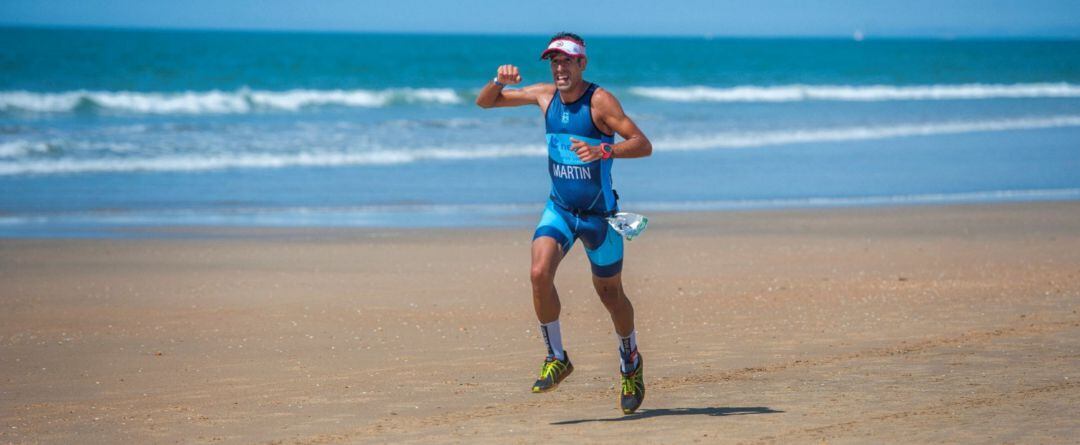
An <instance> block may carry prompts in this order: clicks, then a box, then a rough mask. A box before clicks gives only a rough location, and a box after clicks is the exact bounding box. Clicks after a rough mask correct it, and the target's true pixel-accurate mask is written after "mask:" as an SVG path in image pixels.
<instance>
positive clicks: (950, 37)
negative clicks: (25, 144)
mask: <svg viewBox="0 0 1080 445" xmlns="http://www.w3.org/2000/svg"><path fill="white" fill-rule="evenodd" d="M0 30H28V31H91V32H118V33H123V32H132V33H140V32H150V33H221V34H271V35H274V34H300V35H371V36H403V37H409V36H416V37H427V36H430V37H510V38H533V37H535V38H542V39H546V38H548V37H550V36H551V34H553V33H555V32H558V31H552V32H551V33H545V32H529V31H526V32H476V31H446V30H436V31H413V30H352V29H305V28H296V29H280V28H204V27H151V26H128V25H81V24H39V23H4V22H0ZM854 31H856V30H854V29H853V30H852V31H851V32H847V33H836V34H831V33H830V34H722V33H694V34H665V33H657V34H620V33H603V32H599V33H593V34H589V36H591V37H590V39H609V38H613V39H657V40H694V41H697V40H721V41H722V40H729V41H745V40H750V41H784V40H811V41H815V40H816V41H847V42H852V43H865V42H867V41H870V42H890V41H891V42H905V41H915V42H918V41H927V42H953V41H955V42H1062V43H1069V42H1078V41H1080V34H1060V35H1057V34H1055V35H1040V34H1011V35H995V34H955V33H912V34H903V33H884V34H875V33H866V34H863V35H862V36H861V38H860V39H858V40H856V39H854V38H853V37H852V32H854Z"/></svg>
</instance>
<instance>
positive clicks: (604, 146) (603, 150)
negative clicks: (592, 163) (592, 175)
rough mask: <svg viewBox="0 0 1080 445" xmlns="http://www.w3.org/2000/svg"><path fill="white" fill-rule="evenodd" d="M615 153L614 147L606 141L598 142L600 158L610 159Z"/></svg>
mask: <svg viewBox="0 0 1080 445" xmlns="http://www.w3.org/2000/svg"><path fill="white" fill-rule="evenodd" d="M614 154H615V148H614V147H612V145H611V144H609V143H607V142H601V143H600V159H611V156H612V155H614Z"/></svg>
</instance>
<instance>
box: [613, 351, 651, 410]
mask: <svg viewBox="0 0 1080 445" xmlns="http://www.w3.org/2000/svg"><path fill="white" fill-rule="evenodd" d="M636 352H637V351H635V353H636ZM637 362H638V364H637V368H635V369H634V370H633V371H630V372H623V373H622V397H620V398H619V405H621V406H622V412H623V414H633V413H634V411H637V409H638V407H639V406H641V402H642V401H643V400H645V376H644V368H645V359H644V358H642V357H641V355H638V357H637Z"/></svg>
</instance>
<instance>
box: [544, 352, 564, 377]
mask: <svg viewBox="0 0 1080 445" xmlns="http://www.w3.org/2000/svg"><path fill="white" fill-rule="evenodd" d="M565 369H566V364H565V363H563V362H562V360H559V359H557V358H553V357H549V358H548V359H547V360H544V364H543V365H541V366H540V379H541V380H543V379H546V378H548V377H551V378H552V379H555V378H556V377H557V376H558V375H559V374H560V373H562V372H563V370H565Z"/></svg>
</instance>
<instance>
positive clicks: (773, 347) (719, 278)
mask: <svg viewBox="0 0 1080 445" xmlns="http://www.w3.org/2000/svg"><path fill="white" fill-rule="evenodd" d="M705 220H708V221H712V222H711V223H708V224H706V223H703V222H702V221H705ZM176 232H177V231H173V232H172V233H171V234H172V235H176ZM179 232H182V233H181V234H182V235H183V236H182V237H164V238H151V239H92V240H30V239H21V240H11V239H7V240H0V304H2V307H3V310H0V429H2V430H0V443H124V442H127V443H281V444H292V443H298V444H316V443H317V444H325V443H369V442H370V443H421V442H423V443H432V442H436V443H440V442H458V443H460V442H470V443H537V442H541V441H548V440H554V441H555V442H567V441H580V442H585V443H598V442H600V443H603V442H606V443H616V442H619V443H626V441H627V440H628V438H631V437H632V438H634V440H635V441H637V442H640V443H695V442H700V443H756V442H778V443H807V442H815V443H817V442H822V441H825V442H828V443H927V442H952V443H1076V442H1077V437H1080V420H1077V419H1080V416H1078V408H1077V407H1080V314H1078V312H1077V311H1078V310H1080V203H1078V202H1062V203H1020V204H996V205H968V206H942V207H937V206H927V207H895V208H863V209H832V210H787V211H757V212H727V213H696V214H681V215H680V214H670V215H653V216H652V221H651V226H650V229H649V232H648V233H647V234H646V235H645V236H644V237H642V238H640V239H637V240H635V241H633V242H631V243H628V244H627V246H626V252H627V260H626V265H625V268H624V279H625V283H626V287H627V292H628V294H629V296H630V298H631V300H632V301H633V303H634V305H635V308H636V312H637V318H638V322H637V325H638V331H639V339H640V345H641V351H642V354H643V356H644V358H645V366H646V368H645V376H646V383H647V385H648V389H647V397H646V400H645V404H644V405H643V406H642V409H641V410H640V411H639V412H638V413H637V414H634V415H630V416H623V415H622V414H621V412H620V411H619V410H618V409H617V407H616V406H617V401H618V400H617V397H618V395H617V392H616V391H617V390H616V383H617V374H616V369H617V358H616V352H615V350H616V341H615V338H614V334H613V332H612V328H611V323H610V320H609V319H608V316H607V313H606V312H605V311H604V309H603V307H602V305H601V304H600V302H599V300H598V299H597V297H596V296H595V294H594V293H593V291H592V289H591V283H590V281H589V272H588V271H589V268H588V263H587V261H586V259H585V255H584V253H583V251H582V249H581V246H580V245H578V246H575V248H574V250H573V251H572V252H571V253H570V255H569V257H568V258H567V259H565V260H564V261H563V265H562V267H561V270H560V272H559V275H558V277H557V285H558V287H559V290H560V294H561V295H562V300H563V313H562V317H561V319H562V324H563V330H564V338H565V342H566V347H567V349H568V350H569V351H570V352H571V353H572V357H573V358H574V365H575V368H576V369H575V371H574V373H573V375H572V376H571V377H570V378H568V379H567V380H566V381H565V382H564V383H563V384H562V385H561V386H560V388H559V389H558V390H556V391H554V392H551V393H547V394H540V395H537V394H531V393H530V392H529V387H530V385H531V383H532V380H533V379H534V378H535V374H536V372H537V370H538V368H539V365H540V362H541V360H542V359H543V353H544V349H543V345H542V341H541V339H540V337H539V335H538V333H537V327H536V321H535V317H534V315H533V313H532V306H531V302H530V293H529V292H530V291H529V283H528V262H529V248H528V245H529V238H530V235H531V230H530V229H529V228H515V229H494V230H484V231H478V230H438V231H422V230H360V229H356V230H314V229H313V230H267V229H260V230H244V229H198V230H192V231H188V232H185V231H179Z"/></svg>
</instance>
